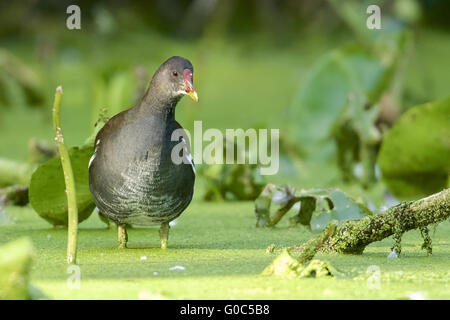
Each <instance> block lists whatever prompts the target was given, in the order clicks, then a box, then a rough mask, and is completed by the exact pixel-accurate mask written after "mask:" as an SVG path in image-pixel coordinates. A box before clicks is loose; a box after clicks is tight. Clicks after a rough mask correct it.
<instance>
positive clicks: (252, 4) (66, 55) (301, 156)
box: [0, 0, 450, 188]
mask: <svg viewBox="0 0 450 320" xmlns="http://www.w3.org/2000/svg"><path fill="white" fill-rule="evenodd" d="M374 3H375V4H378V5H380V7H381V10H382V11H381V16H382V30H368V29H367V28H366V24H365V22H366V19H367V17H368V16H369V14H367V13H366V8H367V6H368V5H369V4H374ZM71 4H77V5H79V7H80V8H81V30H69V29H68V28H67V27H66V19H67V18H68V17H69V14H67V13H66V8H67V7H68V6H69V5H71ZM449 9H450V5H449V3H448V1H444V0H441V1H439V0H420V1H419V0H395V1H375V2H374V1H370V2H369V1H332V0H329V1H312V0H311V1H293V0H286V1H270V0H265V1H256V0H254V1H233V0H231V1H225V0H215V1H214V0H211V1H206V0H194V1H188V0H169V1H163V0H160V1H145V2H143V1H77V2H76V3H73V2H71V1H21V2H10V3H6V2H2V3H1V4H0V48H1V50H2V55H1V56H2V58H1V62H0V76H1V78H0V79H1V81H0V158H8V159H13V160H20V161H22V160H24V159H25V158H26V157H27V152H28V151H27V150H28V148H27V146H28V143H29V140H30V138H32V137H34V138H37V139H43V140H47V141H48V142H51V141H52V139H53V131H52V126H51V103H52V99H53V94H54V90H55V88H56V86H57V85H62V86H63V89H64V97H63V111H62V124H63V129H64V134H65V137H66V144H67V145H68V146H74V145H80V144H82V143H83V141H84V140H85V138H86V137H87V136H89V134H90V133H91V132H92V130H93V125H94V123H95V122H96V121H97V119H98V115H99V111H100V110H101V109H102V108H107V110H108V111H107V112H108V114H109V115H110V116H111V115H113V114H115V113H117V112H119V111H120V110H123V109H125V108H128V107H131V106H133V105H134V104H135V103H136V101H138V99H139V97H140V96H141V95H142V93H143V91H144V90H145V88H146V86H147V84H148V81H149V79H150V78H151V76H152V74H153V72H154V71H155V70H156V68H157V67H158V66H159V65H160V64H161V63H162V62H163V61H164V60H165V59H167V58H168V57H170V56H173V55H181V56H184V57H187V58H188V59H190V60H191V61H192V63H193V65H194V69H195V72H194V82H195V87H196V90H197V92H198V93H199V97H200V102H199V103H198V104H194V103H193V102H192V101H189V100H188V99H183V100H182V101H181V103H180V104H179V106H178V107H177V119H178V121H179V122H180V123H181V124H182V125H183V126H184V127H185V128H187V129H192V128H193V121H194V120H202V121H203V128H204V129H206V128H219V129H225V128H244V129H245V128H250V127H257V128H280V134H281V135H282V144H283V143H284V142H287V143H285V144H283V145H284V147H283V146H282V152H283V153H285V152H286V151H289V150H290V149H291V150H292V149H296V150H294V152H291V154H292V153H293V154H295V155H296V156H294V157H292V156H290V157H287V158H284V157H282V159H281V164H280V166H281V169H280V174H279V175H277V176H271V177H267V180H268V181H269V182H277V183H281V182H291V183H295V185H297V186H301V187H324V186H340V185H342V179H341V174H340V173H339V170H338V169H337V166H336V158H338V157H339V155H338V154H337V153H336V150H335V147H334V146H333V145H332V144H324V145H323V146H322V145H320V147H318V148H317V149H318V150H319V151H318V155H317V156H315V157H311V159H312V160H311V161H310V162H309V163H308V157H307V154H305V153H304V152H303V151H304V150H303V149H302V147H303V145H308V143H310V144H314V145H316V141H315V140H314V139H313V138H311V137H314V135H316V131H317V130H318V131H321V132H328V130H329V129H330V128H329V127H333V126H335V125H336V123H335V122H333V121H332V120H333V119H331V120H330V122H329V123H327V124H323V123H321V122H320V121H319V122H318V123H317V125H315V126H311V125H309V126H305V125H304V122H305V121H304V119H305V116H304V115H305V114H307V115H308V117H309V114H311V110H310V109H308V106H306V107H305V105H304V103H303V104H301V103H298V96H299V95H302V94H303V95H305V93H304V92H303V93H302V90H303V91H305V90H307V89H305V86H306V84H305V82H307V81H308V79H310V78H311V77H313V76H311V73H314V68H316V69H317V67H314V66H317V65H318V64H320V61H321V59H322V60H323V59H326V58H323V56H326V55H327V54H330V52H331V53H333V52H334V51H335V50H339V49H340V48H346V47H348V46H358V48H370V50H372V49H373V48H375V51H376V49H377V48H379V47H377V44H376V43H377V41H378V40H379V38H383V35H385V34H388V35H389V34H391V35H392V34H394V33H397V34H399V33H402V34H406V38H407V41H406V45H404V47H405V48H403V49H402V51H401V54H398V61H396V62H395V69H396V71H395V74H397V76H396V77H393V80H391V81H390V83H389V85H387V86H385V87H386V88H385V91H386V92H387V93H388V94H384V93H383V96H384V97H386V96H388V98H387V100H386V101H388V102H385V100H383V99H382V98H381V95H380V98H379V99H377V101H376V102H377V103H378V104H383V103H384V104H387V105H389V106H388V107H387V116H386V118H387V120H386V119H385V120H386V122H387V123H388V125H389V126H390V125H392V123H393V122H395V120H396V119H397V117H398V115H399V114H401V113H402V112H404V111H406V110H407V109H409V108H411V107H412V106H415V105H418V104H422V103H425V102H429V101H434V100H439V99H443V98H445V97H446V96H447V95H448V94H449V88H448V83H449V82H450V63H448V54H449V52H450V34H449V30H450V19H448V18H449V15H448V12H449ZM383 41H384V40H383V39H382V41H378V42H382V43H383V45H384V46H381V48H382V49H381V50H378V51H383V52H382V53H383V54H384V53H386V52H387V53H390V52H391V51H392V52H395V49H392V48H393V47H392V43H395V41H394V42H392V43H391V42H389V41H390V40H388V41H384V42H383ZM396 45H398V44H396ZM391 49H392V50H391ZM383 54H381V55H379V56H378V57H377V59H378V58H379V60H380V61H381V62H383V59H385V58H386V55H383ZM16 65H20V66H21V68H19V67H13V68H12V69H13V71H11V70H10V69H11V66H16ZM8 66H9V67H8ZM14 73H16V74H14ZM398 74H400V75H398ZM398 79H401V80H398ZM330 91H332V90H330V88H328V87H327V86H324V87H323V89H322V88H320V87H319V90H318V91H317V92H315V95H316V96H321V95H323V96H327V94H329V95H330V99H331V100H330V101H332V100H333V99H334V98H333V96H332V94H333V93H329V92H330ZM392 92H394V93H392ZM300 100H301V98H300ZM303 100H305V99H303ZM306 101H309V100H308V98H306ZM380 101H381V102H380ZM302 108H303V109H305V110H307V111H306V112H296V111H295V110H300V111H302V110H303V109H302ZM327 108H329V109H330V110H327ZM332 108H334V106H333V105H330V106H329V107H328V106H327V105H325V107H324V108H323V110H322V111H321V112H324V114H328V115H331V114H333V112H334V111H333V110H331V109H332ZM293 109H294V113H292V110H293ZM313 109H314V110H316V109H315V108H313ZM320 116H321V115H320V114H319V115H318V117H320ZM330 117H331V116H330ZM333 117H334V116H333ZM312 119H313V120H312V121H313V122H314V121H315V120H314V118H312ZM302 121H303V122H302ZM312 127H314V128H312ZM289 128H294V131H290V130H289ZM298 132H300V133H298ZM308 132H310V134H309V135H308ZM309 137H310V138H309ZM283 148H284V149H283ZM286 153H288V154H289V152H286ZM317 159H319V160H320V159H321V160H323V161H322V162H320V161H319V162H317ZM344 188H345V186H344Z"/></svg>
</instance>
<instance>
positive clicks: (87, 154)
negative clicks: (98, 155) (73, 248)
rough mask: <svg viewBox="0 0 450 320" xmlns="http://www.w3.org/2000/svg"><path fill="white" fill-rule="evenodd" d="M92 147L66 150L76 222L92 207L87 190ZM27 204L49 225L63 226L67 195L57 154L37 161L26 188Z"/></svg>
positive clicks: (90, 211) (92, 208)
mask: <svg viewBox="0 0 450 320" xmlns="http://www.w3.org/2000/svg"><path fill="white" fill-rule="evenodd" d="M93 153H94V149H93V148H92V147H85V148H81V149H80V148H78V147H74V148H71V149H70V150H69V156H70V161H71V164H72V170H73V174H74V178H75V189H76V199H77V207H78V221H79V222H81V221H83V220H85V219H87V218H88V217H89V216H90V215H91V213H92V211H93V210H94V208H95V204H94V202H93V200H92V196H91V192H90V190H89V168H88V165H89V159H90V158H91V156H92V154H93ZM29 199H30V204H31V206H32V207H33V209H34V210H35V211H36V212H37V213H38V214H39V215H40V216H41V217H42V218H44V219H45V220H47V221H48V222H50V223H51V224H53V225H67V218H68V214H67V197H66V186H65V183H64V175H63V170H62V166H61V160H60V158H59V157H55V158H52V159H50V160H49V161H47V162H45V163H43V164H41V165H40V166H39V167H38V168H37V169H36V171H35V172H34V173H33V175H32V177H31V182H30V189H29Z"/></svg>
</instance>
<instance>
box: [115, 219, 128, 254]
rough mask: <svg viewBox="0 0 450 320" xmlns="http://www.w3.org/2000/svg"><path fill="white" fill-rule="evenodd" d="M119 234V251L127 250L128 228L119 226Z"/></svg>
mask: <svg viewBox="0 0 450 320" xmlns="http://www.w3.org/2000/svg"><path fill="white" fill-rule="evenodd" d="M117 234H118V239H119V249H125V248H126V247H127V242H128V234H127V228H126V226H124V225H123V226H120V225H118V226H117Z"/></svg>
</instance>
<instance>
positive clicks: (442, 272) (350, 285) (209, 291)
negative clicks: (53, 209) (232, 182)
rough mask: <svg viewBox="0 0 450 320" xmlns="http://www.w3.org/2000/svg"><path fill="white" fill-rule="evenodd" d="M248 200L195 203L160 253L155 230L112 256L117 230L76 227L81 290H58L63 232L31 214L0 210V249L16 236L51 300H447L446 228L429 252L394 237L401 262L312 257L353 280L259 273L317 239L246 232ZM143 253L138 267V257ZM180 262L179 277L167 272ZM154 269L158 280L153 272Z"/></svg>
mask: <svg viewBox="0 0 450 320" xmlns="http://www.w3.org/2000/svg"><path fill="white" fill-rule="evenodd" d="M252 207H253V203H251V202H240V203H227V202H225V203H220V204H211V203H204V202H200V201H198V200H194V202H193V203H192V205H191V206H190V207H189V208H188V209H187V210H186V212H185V213H183V215H182V216H181V217H180V218H179V219H177V224H176V225H175V226H172V229H171V243H170V247H169V248H168V249H167V250H165V251H162V250H161V249H160V248H159V237H158V228H141V227H139V228H138V227H136V228H133V229H130V230H129V233H130V241H129V249H126V250H119V249H117V232H116V230H114V229H107V228H105V225H104V224H103V223H102V222H101V221H100V219H99V218H98V215H92V216H91V217H90V218H89V219H87V220H85V221H84V222H82V223H81V224H80V229H79V232H80V233H79V239H78V240H79V252H78V264H79V266H80V268H81V279H82V280H81V286H80V289H73V290H69V289H68V288H67V284H66V283H67V277H68V274H67V273H66V268H67V265H66V264H65V250H66V244H67V243H66V241H67V232H66V231H65V230H64V229H55V228H52V226H51V225H50V224H48V223H47V222H46V221H44V220H43V219H40V218H39V217H38V216H37V215H36V213H35V212H33V210H32V209H31V208H28V207H25V208H18V207H7V208H6V209H7V211H8V212H9V213H10V214H11V215H12V216H13V217H14V219H15V220H16V222H17V223H16V224H14V225H10V226H0V243H2V244H3V243H6V242H8V241H11V240H14V239H17V238H19V237H22V236H24V235H26V236H29V237H30V239H31V240H32V242H33V244H34V247H35V252H36V256H35V259H34V262H33V266H32V269H31V274H30V281H31V283H33V285H35V286H37V287H38V288H40V289H41V290H42V291H43V292H44V293H45V294H46V295H47V296H48V297H49V298H52V299H146V298H148V297H152V296H157V295H159V296H162V297H164V298H167V299H400V298H404V297H407V296H408V294H409V293H410V292H417V291H420V292H423V293H424V294H425V295H426V297H427V298H430V299H449V298H450V269H449V267H448V257H449V256H450V246H449V243H450V222H448V221H447V222H443V223H441V224H439V226H438V227H437V229H436V232H435V234H432V236H433V255H432V256H431V257H426V256H425V255H424V254H423V252H422V249H421V247H420V244H421V235H420V232H419V230H412V231H409V232H406V233H405V234H404V235H403V237H402V247H403V248H402V255H403V258H402V259H386V254H387V253H388V252H389V251H390V247H391V245H392V240H391V239H390V238H387V239H385V240H382V241H379V242H376V243H373V244H371V245H369V246H367V247H366V249H365V251H364V253H363V254H362V255H336V254H327V253H317V255H316V257H315V259H319V260H321V261H328V262H329V263H330V264H331V265H332V266H333V267H335V268H336V269H338V270H340V271H342V272H345V273H347V272H348V271H351V270H357V272H358V276H357V277H344V278H342V279H341V278H339V277H335V278H333V277H323V278H302V279H296V278H289V277H288V278H285V277H266V276H261V275H260V273H261V271H262V270H263V269H264V268H265V267H266V266H267V265H269V264H270V262H271V261H272V260H273V259H274V256H273V255H272V254H266V253H265V250H266V248H267V247H268V246H269V245H271V244H275V245H276V247H277V248H279V247H289V246H294V245H296V244H298V243H302V242H307V241H308V240H310V239H312V238H315V237H316V235H315V234H313V233H311V232H309V231H308V230H307V229H306V228H289V223H288V221H281V222H280V223H279V227H278V228H276V229H266V228H263V229H261V228H255V226H254V219H255V218H254V215H252ZM143 256H146V257H147V259H146V260H140V258H141V257H143ZM175 265H182V266H184V267H185V268H186V269H185V270H174V271H170V270H169V268H171V267H173V266H175ZM374 265H375V266H378V267H379V268H380V289H369V288H368V286H367V281H368V279H369V278H370V275H369V274H368V273H366V271H367V270H368V268H369V267H370V266H374ZM155 272H157V274H154V273H155ZM354 279H355V280H354Z"/></svg>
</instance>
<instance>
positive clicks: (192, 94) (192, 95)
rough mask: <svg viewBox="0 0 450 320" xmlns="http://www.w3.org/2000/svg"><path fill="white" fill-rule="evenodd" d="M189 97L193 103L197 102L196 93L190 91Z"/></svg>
mask: <svg viewBox="0 0 450 320" xmlns="http://www.w3.org/2000/svg"><path fill="white" fill-rule="evenodd" d="M188 95H189V97H191V98H192V100H194V101H195V102H198V95H197V92H196V91H191V92H189V93H188Z"/></svg>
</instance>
